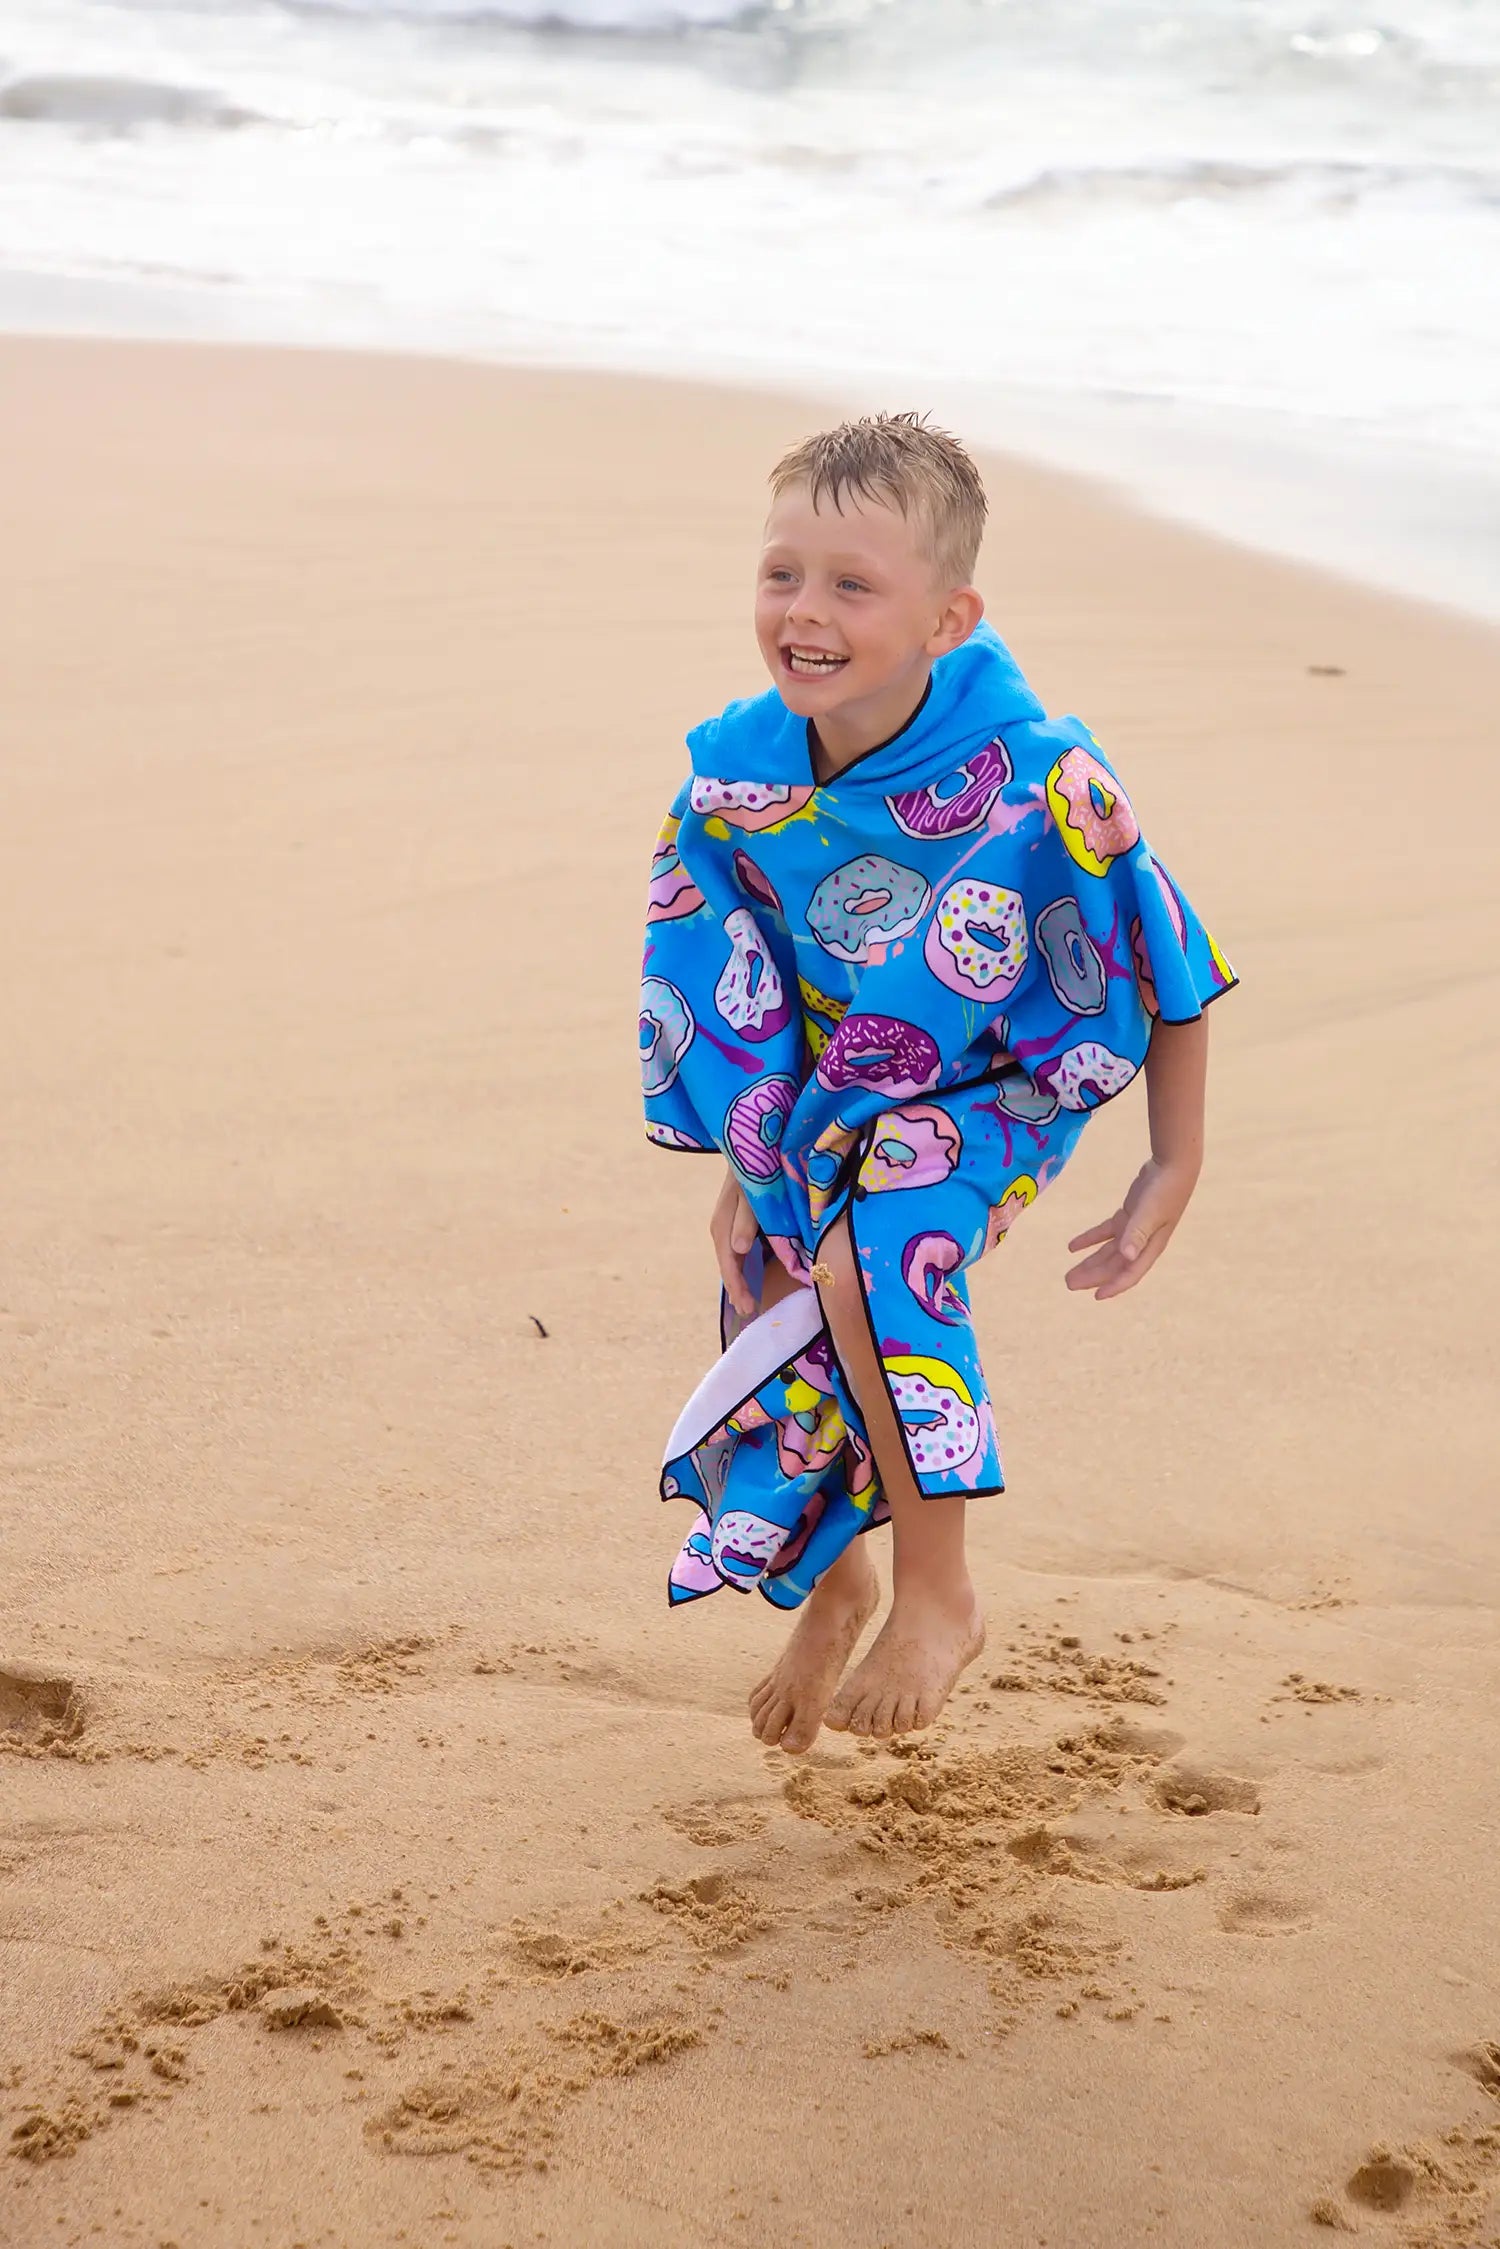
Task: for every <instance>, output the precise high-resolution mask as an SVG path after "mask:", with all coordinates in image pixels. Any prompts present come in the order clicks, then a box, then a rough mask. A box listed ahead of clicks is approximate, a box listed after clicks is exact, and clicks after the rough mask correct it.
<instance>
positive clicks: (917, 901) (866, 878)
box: [807, 851, 932, 961]
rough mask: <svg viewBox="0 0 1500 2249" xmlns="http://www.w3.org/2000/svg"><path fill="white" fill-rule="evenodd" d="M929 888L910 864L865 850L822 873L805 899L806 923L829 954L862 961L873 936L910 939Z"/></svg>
mask: <svg viewBox="0 0 1500 2249" xmlns="http://www.w3.org/2000/svg"><path fill="white" fill-rule="evenodd" d="M931 899H932V886H931V884H930V883H929V882H928V881H927V879H926V877H925V876H924V875H919V874H918V873H917V871H916V869H915V868H914V867H900V866H898V865H897V864H896V862H895V860H894V859H883V858H882V857H881V856H880V854H879V853H878V852H875V851H867V852H864V853H862V854H861V856H860V857H859V858H858V859H846V860H845V862H844V864H843V866H842V867H835V868H834V870H833V872H832V874H829V875H825V876H824V877H823V880H822V881H821V882H820V883H819V884H818V887H817V889H816V890H815V891H814V892H813V894H812V897H811V899H810V900H809V902H808V908H807V926H808V928H809V929H810V930H811V931H812V933H813V935H814V937H816V939H817V940H818V943H819V944H820V945H821V946H822V947H823V950H824V951H825V952H827V953H832V954H833V955H834V957H835V958H836V959H838V960H841V961H862V960H864V959H865V958H866V957H867V956H868V953H869V949H870V940H871V938H872V937H876V938H879V939H881V940H882V941H883V942H885V943H887V944H889V943H890V942H891V941H892V940H893V939H895V938H897V937H909V936H910V934H911V932H912V931H913V930H914V929H915V928H916V927H917V924H918V923H919V922H920V921H921V919H922V916H923V915H924V914H925V913H926V911H927V908H928V905H929V903H930V902H931Z"/></svg>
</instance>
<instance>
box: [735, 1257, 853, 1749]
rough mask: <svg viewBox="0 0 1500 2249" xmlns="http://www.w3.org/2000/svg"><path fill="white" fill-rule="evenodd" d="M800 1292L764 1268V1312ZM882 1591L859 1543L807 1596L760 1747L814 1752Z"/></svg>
mask: <svg viewBox="0 0 1500 2249" xmlns="http://www.w3.org/2000/svg"><path fill="white" fill-rule="evenodd" d="M796 1286H797V1283H796V1282H795V1281H793V1280H792V1279H791V1277H790V1275H789V1274H788V1273H786V1272H785V1271H784V1270H783V1268H782V1267H781V1266H780V1265H778V1264H777V1263H776V1262H775V1261H774V1260H771V1261H769V1262H768V1264H767V1268H766V1282H765V1287H764V1288H763V1290H762V1292H761V1309H762V1310H763V1311H764V1310H765V1309H767V1308H768V1307H769V1306H770V1305H772V1304H778V1303H780V1301H781V1299H782V1298H783V1297H784V1296H789V1295H790V1294H791V1292H792V1290H793V1289H794V1288H795V1287H796ZM879 1598H880V1588H879V1586H878V1585H877V1583H876V1579H875V1570H874V1565H873V1564H872V1563H871V1560H870V1556H869V1553H868V1551H867V1549H866V1546H865V1542H864V1539H863V1538H857V1539H855V1541H854V1543H853V1544H852V1546H849V1547H848V1548H846V1550H845V1551H844V1553H842V1554H841V1555H840V1556H839V1558H838V1560H837V1561H836V1562H835V1563H834V1564H833V1566H832V1568H831V1569H828V1570H826V1571H825V1572H824V1574H823V1576H822V1577H821V1578H819V1580H818V1582H817V1584H816V1586H815V1587H814V1588H813V1590H812V1592H811V1593H810V1594H809V1595H808V1597H807V1599H806V1601H804V1603H803V1604H802V1608H801V1610H800V1612H799V1613H798V1617H797V1621H796V1623H795V1625H794V1626H793V1627H792V1632H791V1637H790V1639H789V1640H788V1641H787V1644H786V1646H785V1648H783V1650H782V1652H781V1656H780V1659H779V1661H778V1662H776V1663H775V1664H773V1666H772V1668H771V1669H770V1670H769V1671H768V1672H767V1673H766V1675H765V1677H764V1678H763V1679H762V1680H761V1681H760V1683H759V1685H758V1686H757V1687H756V1688H755V1690H754V1692H753V1693H752V1694H751V1697H750V1726H751V1731H752V1732H753V1733H754V1734H755V1737H756V1739H757V1740H758V1741H764V1742H769V1743H771V1744H772V1745H773V1746H779V1747H780V1748H782V1749H785V1750H789V1751H790V1752H791V1754H792V1755H793V1756H794V1757H797V1756H801V1755H802V1754H803V1753H804V1752H805V1751H806V1750H809V1749H811V1747H812V1745H813V1743H814V1742H815V1741H816V1740H817V1738H818V1728H819V1727H820V1726H821V1725H822V1723H823V1713H824V1711H825V1710H826V1709H827V1708H828V1704H829V1701H830V1699H831V1698H832V1695H833V1690H834V1688H835V1687H836V1686H837V1685H838V1683H839V1681H840V1679H841V1678H842V1677H843V1675H844V1666H845V1665H846V1664H847V1662H848V1661H849V1658H850V1656H852V1655H853V1653H854V1649H855V1644H856V1642H857V1641H858V1639H859V1636H860V1634H861V1632H863V1630H864V1628H865V1626H866V1625H867V1624H868V1623H869V1621H870V1618H871V1616H872V1615H873V1614H874V1611H875V1605H876V1602H877V1601H878V1600H879Z"/></svg>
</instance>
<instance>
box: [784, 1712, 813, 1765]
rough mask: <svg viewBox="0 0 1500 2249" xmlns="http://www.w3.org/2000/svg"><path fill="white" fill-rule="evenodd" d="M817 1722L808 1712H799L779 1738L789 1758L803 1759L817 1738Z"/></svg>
mask: <svg viewBox="0 0 1500 2249" xmlns="http://www.w3.org/2000/svg"><path fill="white" fill-rule="evenodd" d="M818 1725H819V1721H818V1720H817V1719H816V1718H815V1717H813V1715H812V1714H811V1712H810V1711H806V1710H799V1711H798V1712H796V1714H795V1715H794V1716H793V1718H792V1722H791V1724H790V1725H789V1726H788V1727H787V1729H786V1732H785V1733H784V1734H783V1735H782V1737H781V1746H782V1748H783V1749H784V1750H785V1751H786V1753H787V1755H788V1756H789V1757H805V1756H806V1755H807V1752H808V1751H809V1750H810V1749H811V1747H812V1745H813V1743H814V1742H815V1741H816V1740H817V1738H818Z"/></svg>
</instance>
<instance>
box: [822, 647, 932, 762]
mask: <svg viewBox="0 0 1500 2249" xmlns="http://www.w3.org/2000/svg"><path fill="white" fill-rule="evenodd" d="M931 677H932V666H931V665H930V664H923V665H922V666H921V667H920V668H919V670H918V672H917V673H916V674H915V676H913V675H911V674H909V673H908V674H903V676H902V677H901V679H899V680H898V681H895V682H894V683H893V684H892V685H891V686H890V687H889V688H887V689H886V690H885V692H884V693H883V694H881V695H878V696H867V697H866V698H865V699H864V700H862V701H861V702H859V703H852V704H848V705H846V706H845V708H844V709H843V710H838V711H828V712H826V713H825V714H824V716H823V717H821V718H816V719H814V720H813V722H812V731H813V739H814V741H815V742H816V743H817V745H818V751H819V757H818V763H819V764H820V765H821V766H822V767H823V778H824V779H825V780H830V781H831V780H832V779H833V778H834V776H835V774H838V773H842V772H843V770H844V768H845V767H846V766H849V765H852V764H853V763H854V761H855V759H856V758H862V757H865V756H867V755H868V753H869V752H870V751H871V750H878V749H879V748H880V746H881V744H882V743H883V742H889V741H892V740H893V739H894V738H895V736H896V735H898V734H900V733H901V732H903V730H904V729H905V728H906V727H907V726H909V725H910V724H911V721H912V719H913V718H914V717H915V715H916V713H917V710H918V708H919V706H920V704H921V701H922V697H923V696H924V695H925V694H926V693H927V683H928V681H929V680H930V678H931Z"/></svg>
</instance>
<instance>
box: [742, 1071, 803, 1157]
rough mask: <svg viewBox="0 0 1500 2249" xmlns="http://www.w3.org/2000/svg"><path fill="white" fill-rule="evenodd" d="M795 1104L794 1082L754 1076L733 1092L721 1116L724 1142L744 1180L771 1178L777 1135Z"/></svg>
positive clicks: (779, 1077) (778, 1145)
mask: <svg viewBox="0 0 1500 2249" xmlns="http://www.w3.org/2000/svg"><path fill="white" fill-rule="evenodd" d="M796 1106H797V1081H796V1079H795V1078H788V1077H784V1076H782V1075H779V1074H778V1075H777V1076H775V1077H770V1078H757V1079H756V1081H755V1083H754V1085H747V1086H746V1088H745V1090H744V1092H743V1093H739V1094H736V1095H735V1098H734V1099H733V1101H731V1102H730V1104H729V1107H728V1109H727V1110H726V1112H725V1115H724V1145H725V1147H726V1148H727V1149H728V1151H729V1156H730V1160H731V1162H732V1163H734V1165H735V1166H736V1167H737V1169H739V1170H740V1171H742V1172H743V1173H744V1175H745V1177H746V1178H747V1179H774V1178H775V1177H776V1175H777V1173H778V1172H779V1171H780V1169H781V1136H782V1134H783V1132H785V1130H786V1120H787V1118H788V1117H789V1116H790V1115H791V1113H792V1111H793V1109H795V1107H796Z"/></svg>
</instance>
